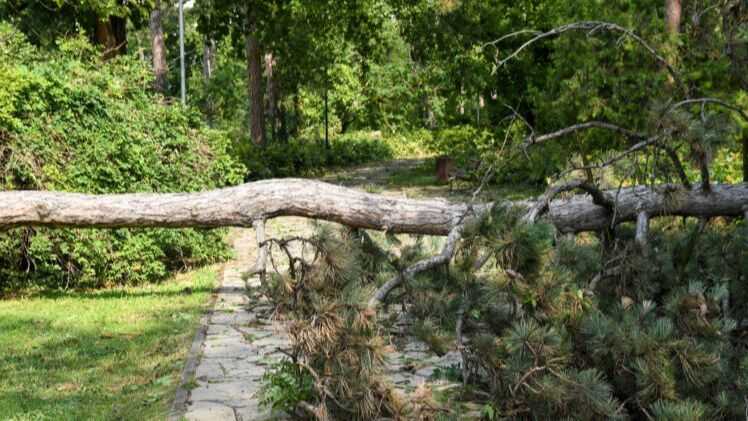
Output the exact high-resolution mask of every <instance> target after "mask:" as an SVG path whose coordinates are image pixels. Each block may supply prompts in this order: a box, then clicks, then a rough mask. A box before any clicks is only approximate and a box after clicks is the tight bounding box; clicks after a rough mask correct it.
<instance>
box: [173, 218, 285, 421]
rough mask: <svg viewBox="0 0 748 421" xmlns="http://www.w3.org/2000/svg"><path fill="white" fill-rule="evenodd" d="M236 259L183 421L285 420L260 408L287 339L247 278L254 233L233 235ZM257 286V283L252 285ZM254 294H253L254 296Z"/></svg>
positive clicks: (218, 302) (225, 282)
mask: <svg viewBox="0 0 748 421" xmlns="http://www.w3.org/2000/svg"><path fill="white" fill-rule="evenodd" d="M232 236H233V238H234V241H233V245H234V249H235V250H236V254H237V256H236V258H235V259H234V260H232V261H231V262H228V263H227V264H226V265H225V267H224V271H223V275H222V279H221V286H220V287H219V289H218V295H217V298H216V302H215V305H214V309H213V313H212V314H211V316H210V318H209V319H208V322H207V330H206V335H205V340H204V341H203V344H202V349H201V351H202V354H201V357H200V361H199V363H198V365H197V368H196V369H195V377H194V384H195V385H196V387H195V388H193V389H192V390H191V391H190V392H189V398H188V401H187V411H186V413H185V414H184V418H186V419H187V420H190V421H224V420H225V421H260V420H270V419H281V418H282V415H281V414H273V413H272V412H271V411H269V410H268V409H266V408H263V407H261V406H260V404H259V402H260V396H259V392H260V387H261V379H262V376H263V374H264V373H265V368H266V367H267V366H268V365H269V364H271V363H272V362H273V361H274V360H277V359H279V358H280V356H281V354H279V353H278V352H277V348H278V347H286V346H287V345H288V339H287V337H286V336H285V335H284V334H282V333H281V334H279V331H282V330H283V327H282V326H281V325H279V324H278V323H277V322H274V321H272V320H268V319H267V316H266V315H267V314H270V312H269V311H267V310H268V306H267V305H266V304H264V305H263V304H262V303H258V302H252V300H254V299H251V298H250V296H253V295H256V294H251V293H250V294H248V291H247V286H246V285H245V282H244V280H243V279H242V272H243V271H244V270H247V268H249V267H251V266H252V264H253V263H254V249H255V246H254V244H255V238H254V232H253V231H252V230H248V229H241V230H239V229H237V230H234V231H233V232H232ZM249 284H250V285H252V284H253V285H255V286H257V283H256V282H254V283H253V282H249ZM250 292H251V291H250Z"/></svg>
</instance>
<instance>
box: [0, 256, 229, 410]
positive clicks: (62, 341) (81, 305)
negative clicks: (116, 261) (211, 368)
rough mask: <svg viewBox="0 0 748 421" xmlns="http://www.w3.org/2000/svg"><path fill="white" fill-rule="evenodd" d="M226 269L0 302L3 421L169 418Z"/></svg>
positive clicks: (0, 366)
mask: <svg viewBox="0 0 748 421" xmlns="http://www.w3.org/2000/svg"><path fill="white" fill-rule="evenodd" d="M216 278H217V266H214V267H208V268H204V269H200V270H197V271H195V272H191V273H188V274H183V275H179V276H177V277H176V278H175V279H172V280H170V281H168V282H164V283H163V284H160V285H147V286H142V287H127V288H115V289H107V290H100V291H93V292H70V293H55V294H43V295H37V296H32V297H27V298H13V299H7V300H0V420H56V421H57V420H118V419H122V420H152V419H158V420H163V419H165V416H166V414H167V412H168V410H169V406H170V405H171V401H172V399H173V396H174V392H175V390H176V387H177V385H178V383H179V376H180V374H181V370H182V367H183V364H184V358H185V357H186V354H187V351H188V350H189V347H190V344H191V341H192V337H193V335H194V333H195V329H196V327H197V323H198V322H199V319H200V315H201V313H202V312H203V311H204V309H205V307H206V305H207V304H208V301H209V297H210V292H211V290H212V288H213V285H214V282H215V281H216Z"/></svg>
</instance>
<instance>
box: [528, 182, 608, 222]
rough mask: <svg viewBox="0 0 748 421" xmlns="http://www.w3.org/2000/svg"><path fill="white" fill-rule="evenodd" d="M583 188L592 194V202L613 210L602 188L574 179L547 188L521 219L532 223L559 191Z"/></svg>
mask: <svg viewBox="0 0 748 421" xmlns="http://www.w3.org/2000/svg"><path fill="white" fill-rule="evenodd" d="M576 189H579V190H583V191H585V192H587V193H588V194H589V195H590V196H592V202H593V203H594V204H596V205H598V206H602V207H604V208H605V209H606V210H608V211H611V212H612V211H613V208H614V204H613V201H612V200H611V199H610V198H609V197H608V195H607V194H605V193H604V192H603V191H602V190H600V189H598V188H597V187H595V186H593V185H592V184H590V183H588V182H587V181H585V180H574V181H569V182H568V183H564V184H560V185H557V186H553V187H551V188H549V189H548V190H547V191H546V192H545V194H543V196H542V197H541V198H540V199H538V201H537V202H536V203H535V205H534V206H532V207H531V208H530V210H529V211H528V212H527V213H526V214H525V216H524V217H523V220H524V221H526V222H528V223H534V222H535V221H537V220H538V218H540V216H542V214H543V213H545V212H546V211H548V209H549V206H550V203H551V201H552V200H553V198H554V197H556V196H557V195H558V194H559V193H562V192H566V191H571V190H576Z"/></svg>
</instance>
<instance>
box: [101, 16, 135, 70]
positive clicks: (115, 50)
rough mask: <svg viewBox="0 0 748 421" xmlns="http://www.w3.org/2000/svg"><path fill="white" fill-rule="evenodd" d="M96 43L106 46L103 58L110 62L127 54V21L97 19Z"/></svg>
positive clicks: (113, 18)
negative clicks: (117, 56)
mask: <svg viewBox="0 0 748 421" xmlns="http://www.w3.org/2000/svg"><path fill="white" fill-rule="evenodd" d="M94 41H95V42H96V43H97V44H99V45H102V46H104V52H103V53H102V58H103V59H104V60H108V59H110V58H112V57H114V56H116V55H118V54H124V53H126V52H127V19H125V18H121V17H118V16H109V17H106V18H98V19H96V30H95V32H94Z"/></svg>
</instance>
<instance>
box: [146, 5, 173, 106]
mask: <svg viewBox="0 0 748 421" xmlns="http://www.w3.org/2000/svg"><path fill="white" fill-rule="evenodd" d="M148 26H149V29H150V31H151V49H152V50H153V51H152V54H153V75H154V77H155V80H154V82H153V89H155V90H156V91H158V92H161V93H164V92H166V82H167V78H166V77H167V73H168V72H169V65H168V64H167V62H166V46H165V45H164V30H163V26H162V25H161V1H160V0H156V4H155V6H154V8H153V11H151V18H150V21H149V25H148Z"/></svg>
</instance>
